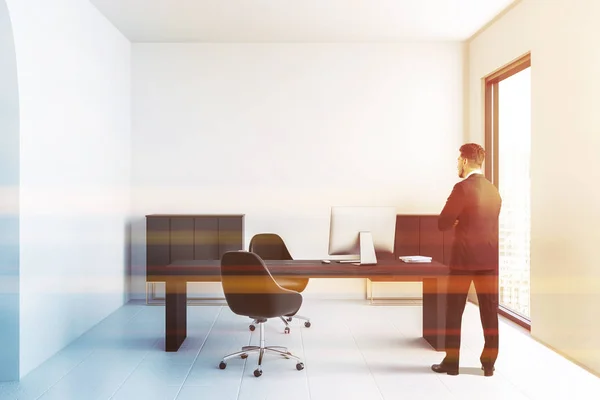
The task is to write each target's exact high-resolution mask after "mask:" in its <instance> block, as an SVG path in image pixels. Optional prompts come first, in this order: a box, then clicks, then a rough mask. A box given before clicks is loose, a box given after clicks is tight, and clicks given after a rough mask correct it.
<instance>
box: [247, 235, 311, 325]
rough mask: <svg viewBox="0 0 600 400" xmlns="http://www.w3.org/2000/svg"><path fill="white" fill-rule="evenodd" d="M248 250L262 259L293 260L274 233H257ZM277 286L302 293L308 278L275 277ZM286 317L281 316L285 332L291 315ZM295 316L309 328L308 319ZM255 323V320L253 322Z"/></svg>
mask: <svg viewBox="0 0 600 400" xmlns="http://www.w3.org/2000/svg"><path fill="white" fill-rule="evenodd" d="M249 251H251V252H253V253H255V254H258V255H259V256H260V258H262V259H263V260H293V258H292V255H291V254H290V252H289V250H288V248H287V246H286V245H285V242H284V241H283V239H282V238H281V236H279V235H277V234H275V233H259V234H256V235H254V236H253V237H252V239H251V240H250V246H249ZM275 280H276V281H277V283H278V284H279V286H281V287H283V288H285V289H289V290H293V291H295V292H298V293H302V292H303V291H304V289H306V286H307V285H308V278H286V277H277V278H275ZM286 317H287V320H286V318H284V317H283V316H281V317H280V318H281V320H282V321H283V322H284V323H285V329H284V332H285V333H290V325H289V323H288V321H291V320H292V316H291V315H286ZM294 317H295V318H298V319H301V320H304V321H305V322H304V326H305V327H307V328H310V319H309V318H307V317H303V316H302V315H294ZM254 323H255V322H254ZM254 323H252V324H250V330H251V331H253V330H254V329H255V326H254Z"/></svg>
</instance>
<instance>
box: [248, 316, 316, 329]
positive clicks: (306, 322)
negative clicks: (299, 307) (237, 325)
mask: <svg viewBox="0 0 600 400" xmlns="http://www.w3.org/2000/svg"><path fill="white" fill-rule="evenodd" d="M292 318H297V319H301V320H303V321H305V322H304V326H305V327H307V328H310V325H311V324H310V318H307V317H303V316H302V315H297V314H296V315H293V316H291V317H279V319H280V320H282V321H283V323H284V324H285V328H284V329H283V332H284V333H290V330H291V328H290V324H289V322H288V321H291V320H292ZM256 324H258V320H256V319H255V320H253V321H252V323H251V324H250V327H249V328H250V330H251V331H254V329H256Z"/></svg>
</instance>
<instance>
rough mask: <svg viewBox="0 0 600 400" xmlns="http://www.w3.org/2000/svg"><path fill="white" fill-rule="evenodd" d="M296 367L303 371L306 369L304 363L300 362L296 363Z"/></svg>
mask: <svg viewBox="0 0 600 400" xmlns="http://www.w3.org/2000/svg"><path fill="white" fill-rule="evenodd" d="M296 369H297V370H298V371H302V370H303V369H304V364H303V363H298V364H296Z"/></svg>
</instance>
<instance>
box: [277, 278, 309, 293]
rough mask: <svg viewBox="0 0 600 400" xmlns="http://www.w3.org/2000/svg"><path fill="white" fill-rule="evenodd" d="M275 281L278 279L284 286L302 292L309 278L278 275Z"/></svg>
mask: <svg viewBox="0 0 600 400" xmlns="http://www.w3.org/2000/svg"><path fill="white" fill-rule="evenodd" d="M275 281H277V284H279V286H281V287H282V288H285V289H288V290H293V291H295V292H302V291H303V290H304V289H306V286H307V285H308V279H297V278H286V277H276V278H275Z"/></svg>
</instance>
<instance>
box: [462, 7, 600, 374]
mask: <svg viewBox="0 0 600 400" xmlns="http://www.w3.org/2000/svg"><path fill="white" fill-rule="evenodd" d="M598 15H600V2H598V1H596V0H578V1H573V0H553V1H539V0H537V1H536V0H523V1H521V2H520V3H519V4H518V5H516V6H515V7H514V8H513V9H512V10H511V11H509V12H508V13H507V14H506V15H504V16H503V17H502V18H500V19H499V20H498V21H497V22H495V23H494V24H492V25H491V26H490V27H489V28H487V29H486V30H485V31H483V32H482V33H481V34H480V35H478V36H477V37H476V38H474V39H473V40H472V41H471V43H470V46H469V53H470V65H469V68H470V78H469V82H470V93H469V95H470V132H471V134H472V139H474V140H483V135H484V133H483V99H482V93H483V92H482V81H481V79H482V77H484V76H485V75H487V74H488V73H490V72H492V71H494V70H496V69H498V68H499V67H501V66H503V65H505V64H507V63H509V62H510V61H512V60H514V59H516V58H518V57H519V56H521V55H522V54H524V53H526V52H528V51H530V52H531V63H532V67H531V86H532V87H531V98H532V99H531V102H532V111H531V124H532V126H531V130H532V131H531V135H532V138H531V182H532V188H531V191H532V192H531V199H532V204H531V209H532V218H531V224H532V226H531V290H532V295H531V333H532V335H533V336H534V337H536V338H538V339H539V340H540V341H542V342H544V343H546V344H547V345H549V346H550V347H552V348H554V349H556V350H557V351H559V352H560V353H562V354H565V355H566V356H567V357H569V358H571V359H573V360H575V361H577V362H578V363H580V364H582V365H584V366H586V367H588V368H590V369H591V370H593V371H595V372H596V373H600V346H599V345H598V334H597V333H598V331H600V318H598V308H599V307H600V266H599V263H598V226H600V208H599V207H598V204H600V187H599V186H598V183H597V182H600V158H599V157H598V148H600V135H598V131H599V130H600V113H599V112H598V93H600V79H598V71H600V47H598V43H597V39H598V37H599V35H598V25H597V16H598Z"/></svg>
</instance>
